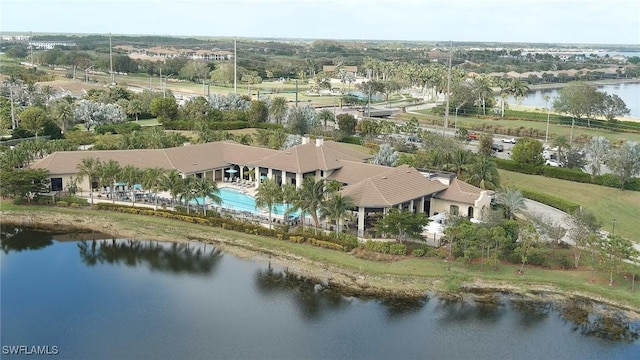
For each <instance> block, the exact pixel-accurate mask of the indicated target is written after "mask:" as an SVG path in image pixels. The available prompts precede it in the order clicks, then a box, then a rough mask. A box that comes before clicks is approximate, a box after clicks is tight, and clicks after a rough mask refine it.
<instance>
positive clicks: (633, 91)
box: [496, 83, 640, 119]
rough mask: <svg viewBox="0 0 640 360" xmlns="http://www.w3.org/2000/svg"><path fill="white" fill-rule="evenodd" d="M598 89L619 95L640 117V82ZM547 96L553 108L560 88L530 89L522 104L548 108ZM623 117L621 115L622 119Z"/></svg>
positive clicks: (632, 112)
mask: <svg viewBox="0 0 640 360" xmlns="http://www.w3.org/2000/svg"><path fill="white" fill-rule="evenodd" d="M598 90H600V91H603V92H606V93H608V94H615V95H618V96H619V97H620V98H621V99H622V100H623V101H624V102H625V104H627V107H628V108H629V110H630V111H631V113H630V114H629V115H630V116H631V117H635V118H640V83H633V84H631V83H625V84H615V85H602V86H598ZM545 96H549V97H550V98H551V105H550V106H551V107H552V108H553V100H554V99H555V98H556V97H557V96H558V89H545V90H535V91H530V92H529V93H528V94H527V97H526V98H524V99H522V101H521V104H522V105H526V106H535V107H537V108H541V109H546V108H547V102H546V101H545V100H544V98H545ZM496 99H497V104H498V105H497V106H499V104H500V101H501V99H500V97H497V98H496ZM507 102H508V103H509V104H515V103H516V101H515V99H513V98H509V99H508V100H507ZM622 118H623V117H621V119H622Z"/></svg>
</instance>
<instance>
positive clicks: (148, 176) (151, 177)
mask: <svg viewBox="0 0 640 360" xmlns="http://www.w3.org/2000/svg"><path fill="white" fill-rule="evenodd" d="M164 174H165V170H164V169H162V168H159V167H153V168H147V169H144V171H143V174H142V187H143V188H144V189H145V190H148V191H149V192H153V193H154V195H155V196H154V199H155V208H156V209H158V191H160V190H161V189H162V188H163V183H162V180H163V178H164Z"/></svg>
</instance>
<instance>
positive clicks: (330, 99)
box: [43, 68, 340, 106]
mask: <svg viewBox="0 0 640 360" xmlns="http://www.w3.org/2000/svg"><path fill="white" fill-rule="evenodd" d="M43 70H45V71H47V72H49V73H51V74H54V75H56V76H57V77H59V78H60V79H61V80H56V81H57V82H59V83H60V84H62V85H61V86H63V87H64V86H65V85H66V86H76V87H77V86H82V85H78V84H85V83H84V82H82V79H84V73H82V74H80V73H78V74H77V75H76V80H75V81H73V80H66V81H65V80H62V79H64V75H65V71H54V70H51V69H46V68H43ZM89 77H90V79H91V80H92V82H89V83H86V84H87V85H86V87H99V86H101V85H107V84H108V83H109V82H110V81H111V76H110V75H108V74H102V75H97V74H91V75H89ZM114 79H115V82H116V84H118V85H121V86H125V87H134V88H140V89H149V88H151V89H154V90H156V91H160V89H161V83H160V79H159V78H158V77H150V76H148V75H140V74H132V75H115V76H114ZM56 85H58V84H56ZM166 88H167V90H171V91H173V92H175V93H184V94H192V95H204V94H205V93H206V92H207V91H209V92H210V93H211V94H223V95H226V94H229V93H232V92H233V85H232V84H231V85H229V86H216V85H207V86H205V87H204V88H203V86H202V84H201V83H200V84H197V83H193V82H187V81H172V79H169V80H168V81H167V83H166ZM310 88H311V85H310V84H308V83H307V82H306V81H299V82H298V102H299V103H311V104H313V105H316V106H333V105H336V106H339V105H340V99H339V97H338V96H307V95H306V94H305V92H306V91H307V90H309V89H310ZM295 89H296V85H295V82H294V81H289V82H287V83H281V82H277V81H271V82H267V81H265V82H262V83H261V84H256V85H252V86H251V89H249V88H248V87H247V85H246V84H241V83H238V84H237V93H238V94H240V95H250V96H252V97H253V98H255V97H256V96H257V94H258V90H259V92H260V94H270V95H272V96H283V97H285V98H287V99H288V100H289V101H290V102H294V101H295V98H296V94H295Z"/></svg>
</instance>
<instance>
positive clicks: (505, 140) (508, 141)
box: [502, 138, 516, 144]
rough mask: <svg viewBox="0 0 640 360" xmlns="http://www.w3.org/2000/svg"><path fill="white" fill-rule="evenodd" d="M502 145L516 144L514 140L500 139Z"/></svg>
mask: <svg viewBox="0 0 640 360" xmlns="http://www.w3.org/2000/svg"><path fill="white" fill-rule="evenodd" d="M502 142H503V143H506V144H515V143H516V138H506V139H502Z"/></svg>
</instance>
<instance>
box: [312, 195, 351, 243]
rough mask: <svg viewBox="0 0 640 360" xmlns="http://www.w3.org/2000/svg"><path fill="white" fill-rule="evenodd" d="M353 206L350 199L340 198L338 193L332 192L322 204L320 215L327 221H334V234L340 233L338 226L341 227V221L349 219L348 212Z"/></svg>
mask: <svg viewBox="0 0 640 360" xmlns="http://www.w3.org/2000/svg"><path fill="white" fill-rule="evenodd" d="M353 207H354V205H353V202H352V201H351V198H349V197H347V196H342V194H340V193H339V192H333V193H331V195H329V197H328V198H327V199H326V200H325V201H323V202H322V204H321V208H320V213H321V214H322V216H325V217H327V218H328V219H331V220H335V222H336V228H335V232H336V233H339V232H340V230H341V229H340V226H342V219H344V218H349V216H347V215H346V214H348V212H349V210H351V209H353Z"/></svg>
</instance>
